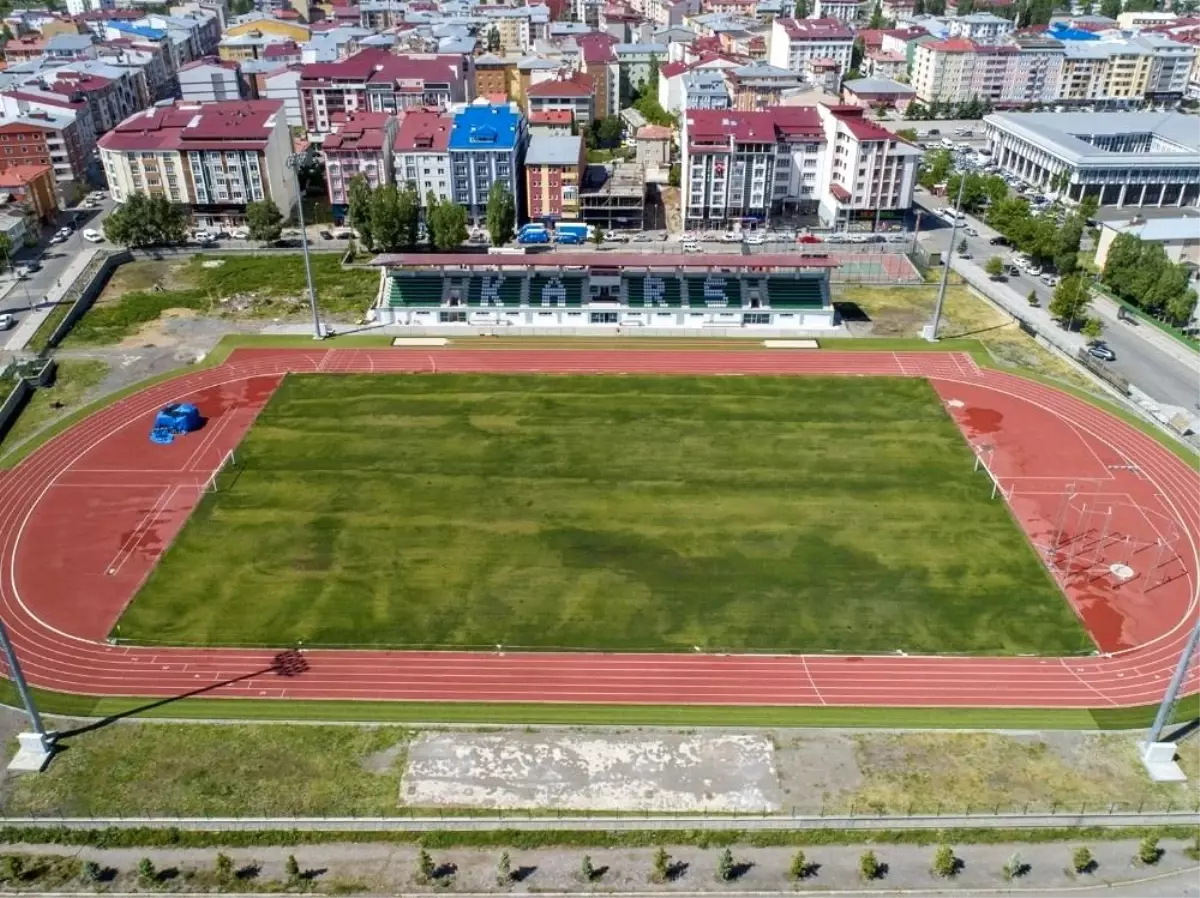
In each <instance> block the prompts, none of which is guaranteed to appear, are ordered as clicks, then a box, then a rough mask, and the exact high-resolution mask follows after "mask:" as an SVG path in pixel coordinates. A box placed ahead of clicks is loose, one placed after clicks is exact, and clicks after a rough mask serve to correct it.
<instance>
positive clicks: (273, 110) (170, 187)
mask: <svg viewBox="0 0 1200 898" xmlns="http://www.w3.org/2000/svg"><path fill="white" fill-rule="evenodd" d="M99 147H100V161H101V164H102V165H103V166H104V171H105V174H106V175H107V177H108V185H109V189H110V190H111V192H112V197H113V199H115V200H116V201H117V202H124V201H125V200H126V199H128V198H129V197H130V196H131V195H132V194H134V193H149V194H159V195H162V196H165V197H167V198H168V199H170V200H171V201H172V202H175V203H179V204H181V205H186V206H189V207H190V209H191V213H192V218H193V220H194V222H195V223H196V224H197V225H200V226H202V227H203V226H210V225H215V226H224V225H237V224H242V223H244V221H245V218H246V205H247V204H248V203H251V202H255V201H260V200H270V201H271V202H273V203H274V204H275V205H276V207H277V208H278V209H279V211H280V213H281V214H282V215H284V217H290V216H291V215H292V214H293V211H294V209H295V206H296V203H297V202H298V201H299V192H298V190H297V188H296V182H295V178H294V176H293V175H292V173H291V172H290V171H289V170H288V167H287V159H288V157H289V156H290V155H291V152H292V141H291V136H290V134H289V133H288V127H287V121H286V118H285V116H284V113H283V103H281V102H279V101H276V100H242V101H236V102H224V103H205V104H201V103H185V102H177V103H175V104H173V105H170V106H165V105H164V106H156V107H154V108H153V109H147V110H145V111H144V112H138V113H136V114H135V115H132V116H130V117H129V118H127V119H125V121H123V122H121V123H119V124H118V125H117V126H116V127H115V128H114V129H113V130H111V131H109V132H108V133H107V134H105V135H104V136H103V137H101V138H100V142H99Z"/></svg>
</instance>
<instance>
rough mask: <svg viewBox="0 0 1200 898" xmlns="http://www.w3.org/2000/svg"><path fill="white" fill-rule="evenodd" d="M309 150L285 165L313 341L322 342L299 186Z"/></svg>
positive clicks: (321, 330)
mask: <svg viewBox="0 0 1200 898" xmlns="http://www.w3.org/2000/svg"><path fill="white" fill-rule="evenodd" d="M310 153H311V149H309V150H305V151H304V152H303V153H293V154H292V155H290V156H288V160H287V165H288V168H290V169H291V170H292V175H293V177H295V179H296V195H297V197H298V201H297V203H296V208H297V210H298V214H299V217H300V247H301V250H302V252H303V254H304V277H305V279H306V280H307V281H308V305H309V307H310V308H311V309H312V321H313V339H314V340H323V339H325V334H324V332H323V329H322V328H321V316H320V314H318V312H317V290H316V288H315V287H314V286H313V276H312V263H311V261H310V260H309V257H308V228H306V227H305V225H304V190H303V189H302V188H301V186H300V169H301V168H302V167H303V166H304V165H305V163H306V162H308V160H309V158H310Z"/></svg>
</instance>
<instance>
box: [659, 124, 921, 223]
mask: <svg viewBox="0 0 1200 898" xmlns="http://www.w3.org/2000/svg"><path fill="white" fill-rule="evenodd" d="M863 111H864V110H862V109H860V108H857V107H847V106H827V105H820V106H816V107H812V106H779V107H776V108H774V109H768V110H762V111H757V112H737V113H736V114H735V113H732V112H730V111H707V110H693V111H689V112H687V113H686V114H685V116H684V118H683V137H682V141H681V150H682V166H681V170H682V175H683V183H682V191H681V197H682V201H683V218H684V226H685V227H688V228H716V227H727V226H729V225H730V224H732V223H738V222H742V223H761V222H765V221H768V220H770V219H771V218H773V217H776V216H780V215H783V216H812V215H816V216H818V217H819V219H820V221H821V223H822V224H823V225H825V226H827V227H836V228H845V227H854V228H861V229H871V228H878V227H879V226H880V225H881V224H882V223H884V222H888V221H897V220H899V219H901V218H903V216H904V214H905V213H906V212H907V211H908V209H910V208H911V206H912V193H913V188H914V185H915V182H916V171H917V165H918V163H919V160H920V157H921V151H920V150H918V149H917V148H916V147H913V146H911V145H910V144H908V143H906V142H905V141H903V140H899V139H897V138H896V136H895V135H894V134H892V133H891V132H889V131H886V130H884V129H882V128H880V127H878V126H877V125H874V124H872V123H871V122H869V121H867V120H866V119H865V118H864V117H863Z"/></svg>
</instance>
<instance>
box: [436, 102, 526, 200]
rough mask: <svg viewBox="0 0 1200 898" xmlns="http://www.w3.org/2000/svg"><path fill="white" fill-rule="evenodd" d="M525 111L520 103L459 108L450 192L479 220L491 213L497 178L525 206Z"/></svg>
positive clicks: (454, 127)
mask: <svg viewBox="0 0 1200 898" xmlns="http://www.w3.org/2000/svg"><path fill="white" fill-rule="evenodd" d="M527 134H528V132H527V129H526V123H525V116H524V115H522V114H521V111H520V108H519V107H518V106H517V105H516V104H515V103H508V104H498V105H490V104H487V103H482V102H476V103H474V104H472V105H470V106H466V107H464V108H462V109H460V110H458V111H457V112H455V113H454V124H453V125H452V126H451V128H450V146H449V150H450V193H451V196H452V197H453V198H454V202H455V203H457V204H458V205H460V206H462V207H464V208H465V209H466V210H467V216H468V218H470V220H471V221H472V222H473V223H475V224H480V223H482V222H483V221H484V219H485V217H486V215H487V198H488V192H489V191H490V190H491V189H492V185H493V184H495V183H496V182H497V181H500V182H503V183H504V184H505V185H506V186H507V187H508V191H509V193H511V194H512V197H513V203H514V205H515V207H516V208H517V209H518V210H520V209H521V208H522V197H521V169H522V167H523V166H524V162H525V144H526V141H527Z"/></svg>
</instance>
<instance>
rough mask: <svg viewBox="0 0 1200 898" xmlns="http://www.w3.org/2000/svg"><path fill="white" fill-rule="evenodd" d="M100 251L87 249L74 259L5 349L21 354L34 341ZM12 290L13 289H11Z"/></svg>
mask: <svg viewBox="0 0 1200 898" xmlns="http://www.w3.org/2000/svg"><path fill="white" fill-rule="evenodd" d="M98 252H99V250H95V249H85V250H82V251H81V252H79V253H78V254H77V255H76V256H75V258H73V259H72V260H71V262H70V264H69V265H67V268H66V271H64V272H63V276H62V277H61V278H59V280H58V282H57V283H56V284H55V285H54V286H53V287H51V288H50V290H49V292H48V293H47V294H46V301H45V302H43V303H38V304H35V305H34V307H33V309H31V310H30V312H29V314H28V315H26V316H25V317H24V318H23V319H22V320H21V323H20V324H19V325H17V327H16V329H15V330H14V331H13V332H12V335H11V336H10V337H9V338H8V342H6V343H5V344H4V349H6V350H7V351H9V352H20V351H21V350H23V349H24V348H25V347H26V346H28V345H29V341H30V340H32V339H33V335H34V334H35V333H37V329H38V328H39V327H41V326H42V322H44V321H45V320H46V319H47V318H48V317H50V313H51V312H52V311H54V308H55V306H57V305H58V304H59V303H60V302H62V300H63V297H64V296H66V295H67V292H68V291H69V290H70V289H71V288H72V287H73V286H74V285H75V280H76V278H78V277H79V275H80V274H82V273H83V271H84V269H86V268H87V267H88V265H90V264H91V262H92V259H94V258H95V257H96V255H97V253H98ZM10 289H11V288H10Z"/></svg>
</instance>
